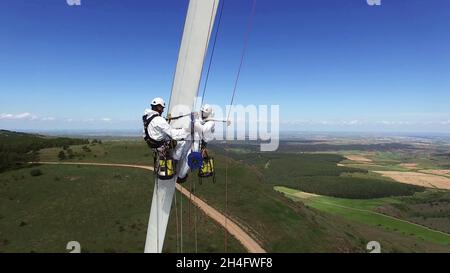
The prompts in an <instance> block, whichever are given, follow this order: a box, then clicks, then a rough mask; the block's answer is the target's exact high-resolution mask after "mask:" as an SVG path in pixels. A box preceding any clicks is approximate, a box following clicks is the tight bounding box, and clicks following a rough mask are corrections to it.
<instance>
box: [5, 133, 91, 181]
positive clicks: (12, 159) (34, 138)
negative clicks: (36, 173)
mask: <svg viewBox="0 0 450 273" xmlns="http://www.w3.org/2000/svg"><path fill="white" fill-rule="evenodd" d="M88 143H89V141H88V140H86V139H72V138H61V137H57V138H50V137H45V136H40V135H33V134H25V133H19V132H11V131H6V130H0V172H2V171H5V170H8V169H17V168H20V167H24V166H26V165H27V164H26V162H28V161H33V160H36V159H37V158H38V157H37V156H38V151H39V150H40V149H43V148H48V147H63V146H69V145H76V144H88Z"/></svg>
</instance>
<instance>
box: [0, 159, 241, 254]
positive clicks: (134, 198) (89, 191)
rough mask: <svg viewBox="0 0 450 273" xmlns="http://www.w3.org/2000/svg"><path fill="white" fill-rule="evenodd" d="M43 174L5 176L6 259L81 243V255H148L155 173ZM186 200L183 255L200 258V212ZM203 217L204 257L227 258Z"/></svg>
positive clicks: (232, 244)
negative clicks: (207, 254)
mask: <svg viewBox="0 0 450 273" xmlns="http://www.w3.org/2000/svg"><path fill="white" fill-rule="evenodd" d="M39 169H40V170H41V171H42V173H43V174H42V175H41V176H36V177H32V176H31V175H30V169H22V170H16V171H10V172H6V173H3V174H0V252H68V251H66V249H65V247H66V244H67V242H69V241H78V242H80V244H81V247H82V252H143V249H144V243H145V236H146V232H147V221H148V216H149V212H150V204H151V196H152V190H153V182H152V179H151V173H150V172H148V171H145V170H139V169H125V168H111V167H95V166H39ZM177 196H178V204H179V202H180V194H179V193H178V194H177ZM183 199H184V200H183V203H184V205H185V206H184V207H183V209H184V215H185V216H186V217H184V219H183V221H184V224H183V226H184V232H183V241H184V243H183V245H184V247H183V252H194V251H195V241H194V238H195V230H194V226H193V225H194V223H195V221H194V220H195V219H194V212H195V211H194V207H191V219H189V217H188V215H189V213H188V210H189V206H188V204H189V201H188V199H186V198H183ZM178 210H179V211H178V212H180V211H181V209H180V208H178ZM173 215H174V213H172V216H173ZM197 216H198V220H197V228H198V229H197V234H198V242H197V243H198V251H199V252H223V251H224V235H223V229H222V227H220V226H218V224H216V223H215V222H214V221H212V220H210V219H209V218H208V217H206V216H205V215H204V214H202V213H201V212H200V211H198V213H197ZM175 220H176V219H175V217H171V219H170V222H169V227H168V231H167V234H168V236H167V237H166V240H167V241H166V243H165V245H164V251H165V252H177V237H176V235H177V232H176V221H175ZM189 220H190V221H191V224H189ZM180 226H181V225H180ZM179 244H180V243H178V245H179ZM227 245H228V248H229V251H232V252H245V249H243V247H242V246H241V245H240V243H238V242H237V241H236V240H234V239H233V238H232V237H231V238H229V239H228V243H227Z"/></svg>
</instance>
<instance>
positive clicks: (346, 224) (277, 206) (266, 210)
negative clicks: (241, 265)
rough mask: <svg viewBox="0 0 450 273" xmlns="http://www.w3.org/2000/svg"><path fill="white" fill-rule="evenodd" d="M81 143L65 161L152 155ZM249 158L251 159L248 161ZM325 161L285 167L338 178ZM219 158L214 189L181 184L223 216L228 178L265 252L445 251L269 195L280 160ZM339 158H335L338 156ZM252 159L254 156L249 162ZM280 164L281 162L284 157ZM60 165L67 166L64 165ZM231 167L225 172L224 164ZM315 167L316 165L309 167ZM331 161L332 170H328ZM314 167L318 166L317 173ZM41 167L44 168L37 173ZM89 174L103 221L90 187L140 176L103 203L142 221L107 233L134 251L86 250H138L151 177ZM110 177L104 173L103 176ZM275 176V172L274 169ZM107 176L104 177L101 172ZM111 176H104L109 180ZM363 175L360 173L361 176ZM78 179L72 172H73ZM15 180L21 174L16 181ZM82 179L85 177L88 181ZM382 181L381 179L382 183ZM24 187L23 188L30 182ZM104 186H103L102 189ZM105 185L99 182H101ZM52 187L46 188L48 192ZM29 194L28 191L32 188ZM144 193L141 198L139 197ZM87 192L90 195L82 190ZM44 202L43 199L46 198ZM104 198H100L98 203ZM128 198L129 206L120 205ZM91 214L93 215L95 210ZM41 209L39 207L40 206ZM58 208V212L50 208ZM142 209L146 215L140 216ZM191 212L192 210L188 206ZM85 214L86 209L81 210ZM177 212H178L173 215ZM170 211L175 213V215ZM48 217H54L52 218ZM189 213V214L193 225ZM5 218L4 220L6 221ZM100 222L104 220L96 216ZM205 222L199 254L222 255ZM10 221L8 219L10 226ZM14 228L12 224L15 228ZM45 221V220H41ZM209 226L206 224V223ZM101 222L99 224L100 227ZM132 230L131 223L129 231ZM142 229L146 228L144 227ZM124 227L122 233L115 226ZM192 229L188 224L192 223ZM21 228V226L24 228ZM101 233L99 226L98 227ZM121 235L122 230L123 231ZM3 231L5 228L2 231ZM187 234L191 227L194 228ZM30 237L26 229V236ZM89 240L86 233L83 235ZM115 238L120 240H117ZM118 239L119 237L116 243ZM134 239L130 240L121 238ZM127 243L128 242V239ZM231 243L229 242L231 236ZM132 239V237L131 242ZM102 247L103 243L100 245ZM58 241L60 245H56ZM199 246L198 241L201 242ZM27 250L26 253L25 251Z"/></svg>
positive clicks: (217, 235) (52, 157)
mask: <svg viewBox="0 0 450 273" xmlns="http://www.w3.org/2000/svg"><path fill="white" fill-rule="evenodd" d="M82 147H83V145H79V146H73V147H71V149H72V150H73V152H74V154H77V156H76V157H74V158H72V159H70V161H79V162H114V163H128V164H132V163H135V164H144V165H150V164H151V162H152V158H151V153H150V151H149V149H148V148H147V147H146V145H145V144H144V143H143V142H126V141H115V142H104V143H103V144H95V145H89V146H88V147H89V149H85V148H84V149H83V148H82ZM60 151H61V149H60V148H50V149H44V150H42V151H40V157H41V159H42V160H48V161H57V160H59V159H58V153H59V152H60ZM251 156H253V155H251ZM322 156H324V157H322V158H320V157H313V158H309V159H314V160H315V161H314V160H305V161H304V164H305V166H310V167H308V168H307V167H304V166H302V168H299V167H298V166H297V167H293V166H285V167H286V168H289V170H291V167H292V169H294V170H295V171H297V172H300V173H302V172H303V174H308V175H305V176H310V177H312V176H314V175H317V174H318V173H320V170H324V171H326V173H327V175H335V176H336V177H340V176H341V175H342V174H341V173H340V171H341V170H342V169H338V168H336V167H335V164H336V163H335V161H336V160H337V158H336V157H335V155H322ZM215 157H216V160H217V183H216V184H212V183H211V182H210V181H204V183H203V185H201V186H200V185H198V184H197V183H196V182H197V178H196V177H195V174H193V175H191V177H190V179H189V180H188V182H187V183H186V184H185V187H187V188H188V189H190V190H192V189H191V183H196V189H195V193H196V194H198V195H199V196H200V197H201V198H202V199H203V200H205V201H206V202H207V203H208V204H210V205H212V206H213V207H215V208H217V209H219V210H221V211H222V212H225V211H226V209H225V204H226V203H225V196H226V193H225V182H226V179H227V180H228V185H227V196H228V204H227V205H228V213H229V215H230V217H232V218H233V220H235V221H236V222H238V223H239V224H240V225H241V226H242V227H243V228H244V229H246V230H248V231H249V232H250V233H251V234H253V237H255V238H256V239H257V240H258V241H259V242H261V244H262V246H263V247H264V248H265V249H266V250H267V251H269V252H366V249H365V247H366V244H367V242H369V241H372V240H375V239H376V240H379V241H382V242H383V250H384V252H396V251H399V252H409V251H443V250H445V248H443V247H442V246H440V245H438V244H434V243H431V242H427V241H418V240H417V239H416V238H414V237H411V236H408V235H404V234H401V233H395V232H393V231H391V230H386V229H381V228H378V227H374V226H370V225H366V224H362V223H359V222H355V221H352V220H349V219H346V218H343V217H341V216H340V215H337V214H329V213H325V212H322V211H321V210H319V209H316V208H313V207H309V206H307V205H304V204H303V203H301V202H294V201H292V200H290V199H289V198H286V197H285V196H283V195H282V194H279V193H277V192H275V191H274V190H273V185H274V182H273V181H274V180H273V179H274V178H278V180H277V181H280V180H281V178H280V176H277V175H275V174H273V172H270V171H269V170H270V169H271V168H275V167H276V166H283V164H282V162H283V161H280V162H277V159H275V158H271V160H270V163H269V164H268V169H266V168H265V167H266V164H267V163H268V160H266V159H267V158H264V157H262V158H258V157H257V158H254V159H253V160H254V161H253V162H254V164H243V163H246V161H244V160H243V159H230V158H228V157H225V156H224V155H222V154H221V153H216V154H215ZM338 158H339V157H338ZM249 159H252V158H249ZM281 159H282V158H281ZM63 161H64V160H63ZM65 161H69V159H65ZM227 161H228V168H227V164H226V162H227ZM312 161H314V162H312ZM331 162H333V164H334V165H333V166H334V167H333V168H332V164H331ZM314 166H315V167H314ZM46 167H47V168H49V169H54V170H55V171H57V172H60V175H62V173H66V172H67V170H66V166H64V167H62V166H46ZM40 168H42V169H43V167H40ZM90 168H93V169H92V172H93V173H92V174H91V175H92V176H93V177H92V178H89V179H88V181H90V182H89V183H86V184H83V185H84V186H85V187H86V189H85V191H87V192H89V193H90V194H91V195H89V196H91V198H90V200H92V202H94V201H97V200H99V201H98V202H100V203H99V204H98V206H99V208H98V209H99V212H98V214H97V212H94V211H92V212H90V213H93V214H96V215H98V217H102V216H101V215H103V214H105V213H106V212H105V210H102V209H101V208H102V206H104V205H101V204H103V203H105V202H104V199H103V197H102V195H98V196H96V195H95V194H96V193H98V190H97V189H96V188H91V186H90V185H91V184H96V181H97V180H100V181H102V180H101V179H103V181H104V182H103V186H102V188H108V187H107V186H105V185H108V184H107V181H114V177H111V173H117V174H118V175H120V177H122V179H125V177H126V176H127V175H128V176H129V175H130V174H132V173H134V172H139V173H142V175H140V174H139V175H136V176H135V177H134V178H133V179H131V180H132V181H129V180H126V179H125V180H124V181H122V183H119V184H117V185H114V187H112V188H111V190H115V187H118V185H120V187H123V189H124V190H125V188H126V187H127V186H129V185H130V183H133V184H136V185H140V186H139V187H136V188H135V189H134V186H133V187H132V188H130V189H127V190H133V191H136V196H137V198H134V196H135V195H134V194H131V195H126V196H121V195H119V194H117V195H116V194H114V195H106V196H110V197H109V200H110V203H108V204H120V206H121V207H118V206H117V207H116V206H112V205H108V206H111V207H112V208H113V209H112V211H114V210H117V211H121V212H120V214H119V215H118V216H117V217H116V218H117V219H116V218H112V219H114V220H118V221H120V223H122V220H121V219H122V218H124V219H125V218H126V217H127V216H126V215H127V213H129V211H134V210H136V203H137V204H140V205H139V206H141V205H142V204H143V203H145V205H142V206H143V207H142V208H141V209H140V210H142V211H143V212H142V216H140V217H139V219H141V220H140V222H141V227H140V229H141V230H139V231H133V229H132V228H131V227H130V229H127V228H126V226H127V225H128V226H130V225H131V226H134V227H135V228H136V226H139V222H137V219H136V218H135V219H134V220H130V221H128V222H126V224H125V225H124V224H121V225H119V226H116V228H117V230H115V231H114V228H106V229H107V230H111V232H112V233H111V235H108V237H107V238H120V234H123V236H125V234H126V233H124V232H125V231H123V229H125V230H126V232H127V233H128V232H135V233H136V234H138V235H136V237H133V238H134V239H133V240H135V241H134V242H135V243H133V247H131V245H126V244H124V245H122V246H115V247H113V246H110V245H108V244H106V243H105V242H106V239H105V240H103V241H102V242H101V243H98V245H97V246H95V245H91V246H89V247H88V250H90V251H106V249H105V247H104V246H108V250H112V249H114V250H115V251H140V250H141V247H142V245H139V244H138V243H137V241H136V240H138V238H137V237H139V238H141V239H140V240H141V241H140V242H142V240H143V238H144V237H145V231H144V228H143V226H145V225H146V223H147V217H148V209H149V207H150V204H149V203H150V199H151V198H150V192H149V191H151V189H152V185H151V184H152V181H151V180H152V179H151V175H150V174H149V173H148V172H145V171H141V170H133V169H130V170H129V169H118V168H108V167H105V168H101V167H87V166H86V167H82V169H81V170H82V172H81V173H83V174H86V175H88V172H85V170H86V171H87V170H90ZM104 169H105V170H108V171H103V170H104ZM343 169H345V172H344V174H346V173H348V172H356V173H355V174H358V173H359V170H355V169H352V168H343ZM274 170H278V168H276V169H274ZM43 172H44V175H45V173H47V172H49V171H48V170H46V169H43ZM97 172H98V173H99V174H98V175H97V174H96V173H97ZM105 172H106V173H105ZM108 172H109V174H108ZM359 174H362V175H364V173H363V172H362V173H359ZM73 175H74V176H76V175H75V174H73ZM19 177H20V176H19ZM29 179H30V177H27V176H26V175H25V180H29ZM86 179H87V178H86ZM383 181H386V180H383ZM27 183H28V182H27ZM105 183H106V184H105ZM100 184H102V183H100ZM8 185H9V186H8V187H11V188H12V189H13V188H15V187H16V186H17V185H19V184H11V183H9V184H8ZM47 188H49V187H45V189H47ZM30 192H32V191H31V190H30ZM144 192H145V193H147V194H145V198H144V196H143V195H142V193H144ZM84 194H87V193H86V192H85V193H84ZM79 195H80V194H76V195H75V196H79ZM43 196H45V194H43ZM100 197H101V198H100ZM73 200H74V199H72V201H70V202H68V206H69V207H70V208H72V210H79V208H78V207H73V204H72V205H70V204H71V203H72V202H73ZM125 200H126V201H125ZM56 204H59V202H57V203H55V204H54V205H53V206H56ZM186 204H187V200H184V205H185V206H184V208H185V210H186V209H187V210H189V207H188V206H187V205H186ZM92 208H95V209H92ZM21 209H22V210H26V208H25V207H23V208H21ZM41 209H42V208H41ZM55 209H56V208H55ZM144 209H146V211H144ZM191 209H192V207H191ZM38 210H39V207H38V208H36V211H35V213H36V214H37V213H38V212H37V211H38ZM91 210H97V206H95V205H94V206H91ZM63 211H66V213H67V211H70V210H69V209H67V208H64V210H63ZM84 211H88V210H87V209H86V208H85V209H84ZM178 212H179V211H178ZM173 213H174V212H172V215H173ZM50 215H51V214H50ZM183 215H184V216H183V219H185V220H186V221H187V220H188V218H189V217H188V215H189V212H188V211H185V212H184V214H183ZM192 215H193V211H191V221H192V217H193V216H192ZM3 219H5V218H3ZM101 219H102V221H103V222H104V221H105V219H104V218H101ZM174 220H175V218H174V217H172V218H171V220H170V226H169V230H168V235H167V236H168V240H169V241H168V244H167V246H166V247H167V248H166V251H169V252H175V251H176V234H177V232H176V224H174ZM2 221H3V222H5V221H4V220H0V222H2ZM204 221H205V223H202V224H201V225H211V224H212V225H213V226H214V227H216V228H214V227H213V226H211V228H209V229H210V230H211V232H208V231H207V232H206V233H204V234H203V233H200V232H199V234H202V235H201V236H199V238H200V237H201V238H203V239H204V240H206V241H205V242H204V243H202V247H201V248H199V249H206V250H204V251H208V252H210V251H222V250H223V247H224V241H223V240H224V233H223V230H222V229H221V228H217V226H216V225H215V224H214V223H211V220H210V219H208V218H204ZM9 222H10V221H9V220H8V221H6V223H9ZM15 223H16V225H17V221H16V222H15ZM43 223H45V221H43ZM85 223H86V222H85ZM105 223H108V226H110V227H111V226H112V227H114V225H113V223H112V224H111V222H105ZM208 223H209V224H208ZM18 224H19V228H17V227H16V230H17V231H18V232H19V233H17V234H18V235H17V236H19V234H20V222H19V223H18ZM99 224H101V223H99ZM133 224H134V225H133ZM142 225H143V226H142ZM120 226H122V227H123V228H120ZM187 226H189V224H188V223H186V224H185V225H184V229H185V232H191V233H190V235H189V234H186V235H185V236H184V240H185V248H184V251H193V250H194V242H193V241H191V242H188V241H187V240H189V238H194V235H192V231H189V229H187V228H186V227H187ZM191 226H192V222H191ZM11 227H14V225H12V226H10V227H9V228H8V230H10V229H11ZM25 227H26V225H25ZM97 229H98V226H97ZM119 229H120V230H122V232H120V230H119ZM2 230H3V229H2ZM191 230H192V229H191ZM30 232H31V231H30ZM83 232H84V234H85V235H83V236H85V238H87V237H92V238H95V237H97V236H101V235H100V234H99V233H98V232H95V233H94V236H91V234H90V232H92V231H91V228H89V229H84V231H83ZM86 234H88V235H86ZM117 234H119V235H117ZM117 236H119V237H117ZM126 236H131V235H126ZM127 238H128V237H127ZM127 240H128V239H127ZM228 240H231V239H230V236H228ZM130 241H132V239H130ZM61 242H62V241H61ZM105 244H106V245H105ZM59 245H60V243H58V247H59ZM138 245H139V246H138ZM199 246H200V243H199ZM228 246H229V249H228V250H229V251H242V247H241V246H239V245H238V244H237V245H234V246H233V243H230V242H229V244H228ZM26 251H27V250H26Z"/></svg>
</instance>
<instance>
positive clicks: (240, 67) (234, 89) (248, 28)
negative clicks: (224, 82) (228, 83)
mask: <svg viewBox="0 0 450 273" xmlns="http://www.w3.org/2000/svg"><path fill="white" fill-rule="evenodd" d="M255 10H256V0H253V5H252V11H251V14H250V18H249V20H248V27H247V33H246V35H245V42H244V48H243V49H242V55H241V62H240V64H239V69H238V72H237V76H236V80H235V82H234V88H233V95H232V96H231V102H230V109H229V111H228V115H227V120H229V119H230V113H231V106H232V105H233V103H234V97H235V95H236V89H237V85H238V82H239V78H240V76H241V69H242V64H243V63H244V57H245V53H246V51H247V47H248V41H249V38H250V33H251V31H252V27H253V18H254V16H255Z"/></svg>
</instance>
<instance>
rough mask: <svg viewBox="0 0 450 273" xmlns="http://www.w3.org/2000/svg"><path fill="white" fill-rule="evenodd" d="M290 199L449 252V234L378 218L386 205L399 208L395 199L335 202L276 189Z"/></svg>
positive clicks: (399, 202) (326, 197) (331, 198)
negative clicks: (379, 208) (436, 245)
mask: <svg viewBox="0 0 450 273" xmlns="http://www.w3.org/2000/svg"><path fill="white" fill-rule="evenodd" d="M276 190H277V191H279V192H282V193H283V194H285V195H286V196H288V197H289V198H291V199H293V200H296V201H301V202H304V203H306V204H307V205H308V206H311V207H313V208H316V209H318V210H321V211H324V212H328V213H331V214H335V215H339V216H341V217H344V218H346V219H348V220H351V221H356V222H360V223H364V224H367V225H371V226H376V227H378V228H382V229H386V230H388V231H392V232H395V233H401V234H402V235H405V236H411V237H414V238H415V239H416V240H418V241H420V240H422V241H428V242H431V243H434V244H440V245H443V246H447V247H448V250H450V234H444V233H441V232H438V231H434V230H430V229H428V228H426V227H423V226H419V225H416V224H414V223H409V222H405V221H403V220H400V219H397V218H393V217H391V216H388V215H384V214H381V213H379V212H377V211H376V208H377V207H379V206H383V205H385V204H393V205H399V206H401V205H402V202H401V201H400V200H398V199H394V198H384V199H370V200H352V199H342V198H334V197H328V196H306V197H302V195H301V192H299V191H297V190H292V189H289V188H285V187H276Z"/></svg>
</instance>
